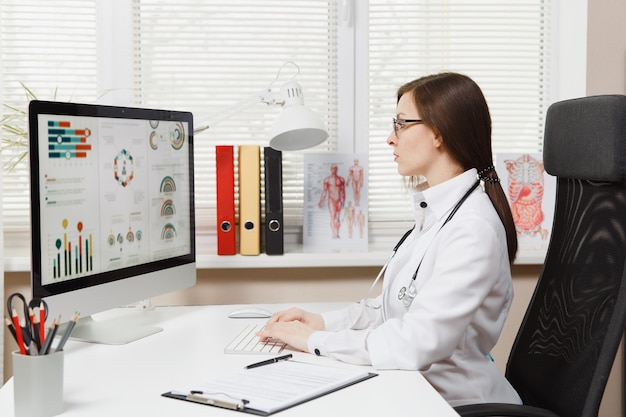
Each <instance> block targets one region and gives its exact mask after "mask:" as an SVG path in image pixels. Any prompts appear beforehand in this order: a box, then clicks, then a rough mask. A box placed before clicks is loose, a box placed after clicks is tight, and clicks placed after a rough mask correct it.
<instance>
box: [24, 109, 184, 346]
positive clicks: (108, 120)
mask: <svg viewBox="0 0 626 417" xmlns="http://www.w3.org/2000/svg"><path fill="white" fill-rule="evenodd" d="M192 132H193V117H192V115H191V113H189V112H180V111H168V110H156V109H141V108H128V107H115V106H103V105H88V104H76V103H61V102H49V101H32V102H31V103H30V106H29V135H30V173H31V224H32V254H31V256H32V258H31V262H32V280H31V282H32V291H33V297H39V298H43V299H44V300H46V302H47V303H48V305H49V310H50V313H51V314H52V315H54V316H57V315H59V314H61V316H62V321H65V320H69V319H70V317H71V316H72V314H73V313H74V312H79V313H80V315H81V317H86V316H89V315H92V314H94V313H98V312H101V311H104V310H108V309H111V308H114V307H120V306H123V305H127V304H130V303H134V302H137V301H140V300H144V299H147V298H150V297H153V296H156V295H161V294H164V293H167V292H171V291H174V290H177V289H181V288H185V287H189V286H192V285H194V283H195V280H196V267H195V260H196V251H195V218H194V181H193V179H194V176H193V172H194V171H193V134H192ZM64 319H65V320H64ZM81 322H84V323H82V324H81V325H79V326H77V329H75V330H74V332H73V333H72V336H75V337H78V338H83V337H82V336H81V334H80V332H81V330H80V328H81V326H82V327H83V328H84V330H83V331H84V333H85V334H84V339H86V340H92V339H93V340H92V341H102V342H105V343H108V342H111V343H118V342H119V343H125V342H127V341H128V340H118V341H115V340H109V341H107V340H97V339H98V338H99V337H101V336H102V337H104V339H106V338H107V337H109V336H106V335H103V334H102V333H101V334H98V332H105V330H103V329H105V327H106V326H96V325H95V323H92V326H87V325H86V323H87V322H88V320H86V319H81ZM134 331H135V330H133V329H128V332H129V333H131V334H129V336H128V337H129V338H130V339H131V340H132V339H135V338H138V337H143V336H142V335H141V332H143V331H149V332H150V330H141V329H138V330H137V331H138V332H139V334H138V335H133V334H132V333H133V332H134ZM114 332H115V333H116V334H117V336H115V337H114V338H120V337H121V338H122V339H123V338H125V336H123V335H122V334H121V333H123V331H122V330H121V329H120V328H119V326H117V325H116V326H115V329H114Z"/></svg>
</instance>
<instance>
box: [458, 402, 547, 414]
mask: <svg viewBox="0 0 626 417" xmlns="http://www.w3.org/2000/svg"><path fill="white" fill-rule="evenodd" d="M454 410H455V411H456V412H457V413H459V415H460V416H461V417H494V416H499V417H500V416H502V417H505V416H506V417H508V416H510V417H559V416H558V415H557V414H554V413H553V412H552V411H550V410H546V409H544V408H538V407H533V406H530V405H517V404H505V403H485V404H469V405H460V406H458V407H454Z"/></svg>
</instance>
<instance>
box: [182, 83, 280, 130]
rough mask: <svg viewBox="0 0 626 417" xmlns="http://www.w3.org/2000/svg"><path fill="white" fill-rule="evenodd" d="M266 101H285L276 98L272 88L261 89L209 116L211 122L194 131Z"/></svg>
mask: <svg viewBox="0 0 626 417" xmlns="http://www.w3.org/2000/svg"><path fill="white" fill-rule="evenodd" d="M259 102H261V103H265V104H267V105H268V106H271V105H282V104H283V102H277V101H276V99H275V98H274V95H273V94H272V92H271V91H270V90H263V91H260V92H258V93H255V94H253V95H251V96H249V97H248V98H246V99H244V100H241V101H240V102H238V103H235V104H234V105H232V106H230V107H228V108H226V109H224V110H222V111H221V112H219V113H217V115H214V116H212V117H210V118H209V120H210V122H205V123H203V124H201V125H200V126H198V127H196V128H195V129H194V130H193V133H194V134H195V133H200V132H204V131H205V130H207V129H209V127H211V126H214V125H216V124H218V123H221V122H223V121H224V120H227V119H230V118H231V117H233V116H234V115H236V114H237V113H240V112H242V111H244V110H246V109H248V108H250V107H252V106H254V105H255V104H257V103H259Z"/></svg>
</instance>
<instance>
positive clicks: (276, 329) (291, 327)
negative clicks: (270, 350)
mask: <svg viewBox="0 0 626 417" xmlns="http://www.w3.org/2000/svg"><path fill="white" fill-rule="evenodd" d="M324 328H325V325H324V319H323V318H322V315H321V314H317V313H311V312H308V311H304V310H302V309H300V308H295V307H294V308H290V309H288V310H284V311H279V312H278V313H275V314H273V315H272V317H271V318H269V319H268V320H267V323H266V324H265V329H263V330H262V331H260V332H259V333H258V334H257V336H259V338H260V339H261V340H262V341H264V340H266V339H269V338H272V339H279V340H282V341H283V342H285V343H287V344H288V345H290V346H292V347H294V348H296V349H300V350H302V351H306V350H307V342H308V340H309V336H311V334H312V333H313V332H314V331H316V330H324Z"/></svg>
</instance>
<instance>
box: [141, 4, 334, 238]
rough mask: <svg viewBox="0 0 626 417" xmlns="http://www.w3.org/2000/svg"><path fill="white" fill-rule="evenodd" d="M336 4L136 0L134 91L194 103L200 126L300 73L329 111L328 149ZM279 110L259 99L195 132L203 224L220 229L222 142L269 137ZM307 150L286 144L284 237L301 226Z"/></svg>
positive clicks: (157, 99) (163, 102)
mask: <svg viewBox="0 0 626 417" xmlns="http://www.w3.org/2000/svg"><path fill="white" fill-rule="evenodd" d="M333 3H334V2H333V1H320V0H317V1H289V2H285V1H281V0H275V1H267V0H266V1H254V0H230V1H227V2H215V1H213V2H207V1H177V2H171V1H164V0H141V1H138V2H136V6H135V7H136V9H135V13H136V16H137V18H136V19H135V27H134V31H135V42H136V45H135V48H134V51H135V56H134V62H135V68H136V73H135V74H134V79H135V83H134V86H135V92H136V95H137V97H139V101H140V102H141V104H142V105H145V106H148V107H150V106H155V107H161V108H172V107H174V108H180V109H186V110H189V111H192V112H193V113H194V123H196V124H197V125H200V124H203V123H204V122H208V123H209V125H211V122H212V121H213V120H215V118H216V117H217V118H219V116H220V114H221V113H222V112H223V110H224V109H228V108H231V107H232V106H235V107H236V106H237V103H238V102H240V101H241V100H245V99H246V98H248V97H249V96H251V95H253V94H256V93H257V92H261V91H263V90H266V89H268V88H269V87H270V86H271V89H272V92H273V93H279V91H280V87H281V85H282V84H283V83H284V82H286V81H288V80H290V79H291V78H293V77H294V76H295V77H296V81H298V82H299V83H300V84H301V86H302V89H303V94H304V100H305V104H306V105H307V106H308V107H309V108H311V109H312V110H314V111H315V112H316V113H317V114H318V115H319V116H320V117H321V118H322V120H323V122H324V123H325V125H326V127H327V130H328V133H329V136H330V138H329V140H328V141H327V144H326V145H324V146H321V147H319V148H316V149H315V152H320V151H322V152H330V151H332V150H334V149H335V145H334V142H335V140H336V133H335V132H336V119H337V96H336V91H337V88H336V66H337V62H336V60H337V58H336V56H337V50H336V44H337V39H336V29H335V26H336V11H335V6H334V4H333ZM287 62H293V63H295V64H296V65H297V66H295V65H293V64H287V65H285V63H287ZM279 111H280V108H279V107H276V108H268V107H267V105H264V104H261V103H259V104H257V105H255V106H252V107H250V108H248V109H246V110H244V111H240V112H239V113H237V114H235V115H234V116H233V117H231V118H229V119H227V120H224V121H222V122H220V123H218V124H215V125H212V126H211V127H210V128H209V130H208V131H205V132H203V133H200V134H198V135H197V136H196V137H195V153H196V160H195V172H196V206H197V210H196V213H197V219H196V224H197V227H198V231H199V232H200V233H208V234H209V235H210V236H215V230H216V229H215V220H214V219H215V197H214V196H215V156H214V152H215V145H234V146H237V145H242V144H258V145H261V146H267V145H268V142H269V139H270V138H269V131H270V129H271V127H272V124H273V122H274V120H275V119H276V117H277V115H278V114H279ZM213 116H215V117H213ZM302 159H303V152H284V153H283V207H284V208H283V210H284V223H285V225H287V230H286V233H287V234H288V235H290V236H286V240H291V241H295V240H296V239H297V235H298V233H300V227H299V226H301V225H302V199H303V192H302V188H303V185H302V184H303V178H302ZM236 169H237V168H236ZM236 188H237V187H236ZM262 189H263V187H262ZM235 192H236V193H237V190H235ZM262 194H263V191H262ZM261 200H262V201H263V200H264V199H263V198H262V199H261ZM262 213H263V211H262Z"/></svg>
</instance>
